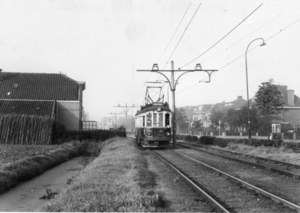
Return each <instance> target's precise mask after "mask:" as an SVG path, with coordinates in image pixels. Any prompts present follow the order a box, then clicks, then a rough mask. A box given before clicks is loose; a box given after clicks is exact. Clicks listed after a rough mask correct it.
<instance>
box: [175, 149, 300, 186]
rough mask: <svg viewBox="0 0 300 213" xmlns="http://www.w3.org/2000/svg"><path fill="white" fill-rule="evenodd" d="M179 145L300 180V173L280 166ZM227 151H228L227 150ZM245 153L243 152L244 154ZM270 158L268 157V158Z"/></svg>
mask: <svg viewBox="0 0 300 213" xmlns="http://www.w3.org/2000/svg"><path fill="white" fill-rule="evenodd" d="M178 145H179V146H183V147H188V148H192V149H194V150H197V151H199V152H206V153H208V154H211V155H214V156H218V157H222V158H226V159H229V160H234V161H237V162H240V163H244V164H248V165H251V166H256V167H259V168H263V169H267V170H270V171H272V172H276V173H278V174H281V175H285V176H288V177H292V178H296V179H299V180H300V175H299V174H295V173H292V172H288V171H285V170H281V169H278V168H274V167H272V166H267V165H263V164H259V163H254V162H251V161H247V160H242V159H238V158H235V157H230V156H227V155H223V154H220V153H213V152H209V151H207V150H201V149H197V148H194V147H190V146H188V145H183V144H178ZM214 150H217V151H219V149H214ZM222 151H223V150H220V152H222ZM225 152H226V151H225ZM242 155H243V154H242ZM251 157H252V158H255V156H253V155H251ZM266 160H268V159H266Z"/></svg>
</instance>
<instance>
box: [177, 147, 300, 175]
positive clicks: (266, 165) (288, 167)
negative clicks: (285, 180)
mask: <svg viewBox="0 0 300 213" xmlns="http://www.w3.org/2000/svg"><path fill="white" fill-rule="evenodd" d="M178 145H179V146H182V147H186V148H192V149H195V150H197V151H200V152H206V153H209V154H212V155H215V156H219V157H223V158H226V159H230V160H234V161H237V162H241V163H245V164H248V165H251V166H255V167H257V168H263V169H268V170H270V171H272V172H276V173H278V174H281V175H285V176H288V177H292V178H296V179H299V180H300V165H297V164H291V163H287V162H283V161H278V160H273V159H268V158H263V157H258V156H254V155H248V154H243V153H239V152H234V151H231V150H222V149H216V148H213V147H209V146H204V145H200V144H195V143H188V142H184V143H183V142H179V143H178Z"/></svg>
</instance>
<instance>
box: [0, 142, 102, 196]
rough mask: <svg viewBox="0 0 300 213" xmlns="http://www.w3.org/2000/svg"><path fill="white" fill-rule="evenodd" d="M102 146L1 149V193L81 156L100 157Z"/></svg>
mask: <svg viewBox="0 0 300 213" xmlns="http://www.w3.org/2000/svg"><path fill="white" fill-rule="evenodd" d="M100 149H101V143H99V142H98V143H97V142H93V141H83V142H69V143H64V144H61V145H51V146H50V145H49V146H43V145H0V193H2V192H4V191H7V190H9V189H11V188H13V187H15V186H16V185H17V184H18V183H20V182H22V181H26V180H29V179H32V178H34V177H36V176H37V175H39V174H41V173H43V172H44V171H46V170H48V169H50V168H52V167H54V166H57V165H59V164H61V163H63V162H65V161H68V160H69V159H71V158H73V157H77V156H80V155H92V156H97V155H98V154H99V152H100Z"/></svg>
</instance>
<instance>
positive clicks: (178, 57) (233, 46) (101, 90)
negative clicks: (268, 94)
mask: <svg viewBox="0 0 300 213" xmlns="http://www.w3.org/2000/svg"><path fill="white" fill-rule="evenodd" d="M200 4H201V5H200ZM261 4H262V5H261ZM199 5H200V7H199ZM260 5H261V6H260ZM259 6H260V7H259ZM198 7H199V9H198V11H197V12H196V10H197V8H198ZM257 8H258V9H257ZM255 10H256V11H255ZM253 11H255V12H253ZM299 11H300V2H299V1H297V0H261V1H259V0H252V1H251V0H227V1H226V0H223V1H221V0H218V1H217V0H203V1H200V0H106V1H105V0H97V1H96V0H95V1H89V0H26V1H24V0H15V1H12V0H0V29H1V33H0V68H2V69H3V71H6V72H32V73H59V72H62V73H64V74H66V75H67V76H68V77H70V78H72V79H74V80H77V81H85V82H86V90H85V91H84V98H83V99H84V102H83V105H84V109H85V111H87V112H88V114H89V117H90V120H96V121H100V118H101V117H103V116H108V114H107V113H110V112H121V111H122V110H121V109H120V108H116V107H114V106H117V105H118V104H121V105H125V104H126V103H127V104H128V105H132V104H136V105H141V104H143V99H144V95H145V91H146V87H145V85H144V83H145V82H147V81H156V80H163V77H162V76H160V75H159V74H156V73H150V72H137V71H136V70H138V69H151V68H152V65H153V63H158V66H159V68H160V69H161V70H162V69H164V68H165V69H171V64H170V61H171V60H173V61H174V66H175V69H176V70H177V69H178V68H181V69H194V68H195V65H196V64H197V63H201V65H202V68H203V69H217V70H219V71H218V72H216V73H214V74H213V75H212V78H211V82H210V83H203V82H202V83H199V81H201V80H206V79H207V74H206V73H205V72H196V73H188V74H186V75H184V76H182V78H180V80H179V84H178V85H177V88H176V105H177V106H188V105H200V104H210V103H211V104H215V103H218V102H222V101H226V102H229V101H233V100H235V99H236V98H237V96H243V98H245V99H246V94H247V93H246V91H247V90H246V73H245V56H244V55H243V54H245V51H246V48H247V46H248V44H250V42H251V41H253V40H254V39H256V38H264V39H265V41H266V43H267V45H266V46H262V47H259V45H260V44H261V41H260V40H258V41H255V42H253V43H252V44H251V46H250V47H249V50H250V49H252V48H255V47H257V46H258V47H257V48H255V49H253V50H252V51H251V52H249V53H248V56H247V59H248V75H249V95H250V97H253V96H254V95H255V92H256V91H257V90H258V86H259V85H260V84H261V83H262V82H265V81H268V80H269V79H270V78H273V79H274V81H275V83H276V84H281V85H287V86H288V89H293V90H295V94H296V95H298V96H299V95H300V83H299V79H300V72H299V57H300V34H299V32H300V13H299ZM252 12H253V14H252V15H251V16H250V17H249V18H248V19H246V20H245V21H244V22H242V21H243V20H244V19H245V18H246V17H247V16H248V15H250V14H251V13H252ZM184 14H185V15H184ZM193 16H194V18H193V19H192V17H193ZM181 20H182V22H181V24H180V25H179V23H180V21H181ZM241 22H242V23H241ZM189 23H190V24H189ZM239 23H241V24H240V25H239V26H238V27H237V28H236V29H235V30H233V29H234V28H235V27H236V26H237V25H238V24H239ZM178 26H179V27H178ZM177 27H178V29H177ZM176 29H177V31H176ZM231 30H233V31H232V32H231V33H229V32H230V31H231ZM175 31H176V33H175ZM174 33H175V34H174ZM228 33H229V34H228ZM226 34H228V35H227V36H226V37H225V38H224V39H223V40H221V39H222V38H223V37H224V36H225V35H226ZM173 35H174V36H173ZM172 36H173V39H172V40H171V38H172ZM180 38H181V40H180ZM220 40H221V41H220ZM179 41H180V42H179ZM217 42H218V43H217ZM216 43H217V44H216ZM168 44H169V45H168ZM215 44H216V45H215ZM176 45H177V48H176V49H175V47H176ZM214 45H215V46H214ZM207 50H208V51H207ZM172 52H173V54H172ZM202 53H205V54H202ZM171 54H172V55H171ZM201 55H202V56H201ZM198 56H200V57H198ZM239 57H240V58H239ZM195 58H197V59H196V60H194V59H195ZM169 59H170V60H169ZM193 60H194V61H193ZM185 65H186V66H185ZM176 76H177V77H178V74H177V75H176ZM165 88H167V87H165ZM165 94H166V91H165ZM130 112H131V111H130Z"/></svg>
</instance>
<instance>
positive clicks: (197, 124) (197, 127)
mask: <svg viewBox="0 0 300 213" xmlns="http://www.w3.org/2000/svg"><path fill="white" fill-rule="evenodd" d="M202 125H203V124H202V122H201V120H197V121H194V122H193V130H196V131H200V130H201V129H202Z"/></svg>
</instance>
